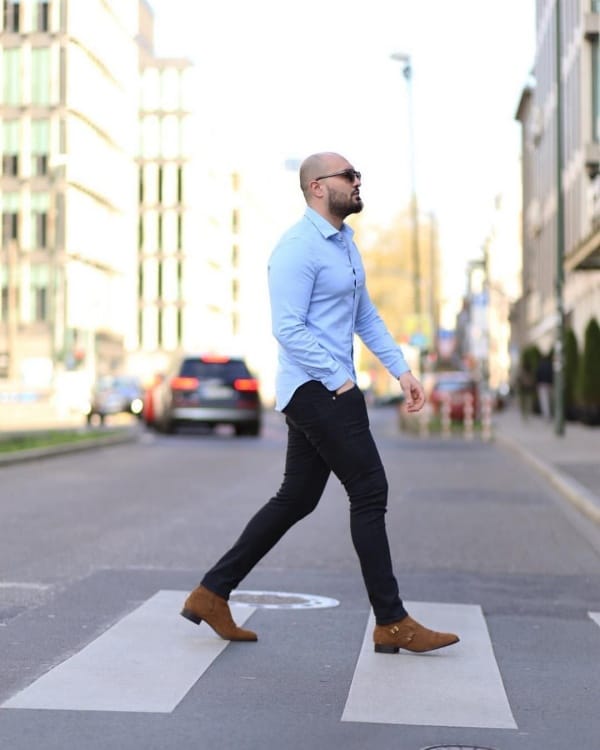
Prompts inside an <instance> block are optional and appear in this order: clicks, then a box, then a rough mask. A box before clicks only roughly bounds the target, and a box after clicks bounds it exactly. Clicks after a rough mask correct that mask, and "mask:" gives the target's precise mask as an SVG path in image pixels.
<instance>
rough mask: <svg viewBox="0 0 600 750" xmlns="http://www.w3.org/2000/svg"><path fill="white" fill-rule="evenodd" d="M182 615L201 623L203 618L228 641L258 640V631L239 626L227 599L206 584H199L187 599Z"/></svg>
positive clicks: (197, 623)
mask: <svg viewBox="0 0 600 750" xmlns="http://www.w3.org/2000/svg"><path fill="white" fill-rule="evenodd" d="M181 616H182V617H186V618H187V619H188V620H191V621H192V622H193V623H195V624H196V625H200V623H201V622H202V620H204V622H205V623H206V624H207V625H210V627H211V628H212V629H213V630H214V631H215V633H217V635H220V636H221V638H223V639H224V640H226V641H256V640H258V638H257V635H256V633H253V632H252V631H251V630H244V629H243V628H239V627H238V626H237V625H236V624H235V622H234V621H233V617H232V616H231V610H230V609H229V605H228V604H227V600H226V599H223V597H222V596H217V595H216V594H213V592H212V591H209V590H208V589H207V588H205V587H204V586H198V588H196V589H194V590H193V591H192V593H191V594H190V595H189V596H188V598H187V599H186V600H185V603H184V605H183V609H182V610H181Z"/></svg>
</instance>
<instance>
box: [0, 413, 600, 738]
mask: <svg viewBox="0 0 600 750" xmlns="http://www.w3.org/2000/svg"><path fill="white" fill-rule="evenodd" d="M372 423H373V429H374V432H375V435H376V438H377V440H378V444H379V447H380V450H381V453H382V456H383V459H384V463H385V464H386V469H387V474H388V479H389V483H390V488H391V495H390V506H389V512H388V516H387V523H388V530H389V534H390V540H391V545H392V550H393V555H394V560H395V568H396V575H397V578H398V580H399V583H400V588H401V591H402V593H403V597H404V598H405V599H406V600H407V601H408V602H410V603H411V604H410V608H412V611H413V612H415V613H418V614H419V616H422V617H423V619H424V620H425V618H428V619H427V623H426V624H430V625H434V626H436V627H441V628H444V627H448V629H450V626H452V627H456V629H457V630H458V631H459V634H460V635H461V637H462V639H461V643H460V644H458V645H457V646H455V647H452V648H451V649H447V650H445V651H442V652H438V653H436V654H432V655H428V656H414V655H409V654H407V653H404V654H400V655H397V656H387V655H374V654H373V653H372V649H371V647H370V644H369V638H370V633H371V625H370V623H369V606H368V601H367V599H366V595H365V593H364V590H363V587H362V582H361V579H360V572H359V569H358V564H357V561H356V558H355V555H354V552H353V548H352V545H351V542H350V536H349V529H348V513H347V502H346V499H345V497H344V494H343V491H342V489H341V487H340V486H339V485H338V483H337V481H336V480H335V479H334V478H333V479H332V480H330V483H329V485H328V487H327V490H326V493H325V495H324V497H323V499H322V501H321V504H320V505H319V507H318V509H317V510H316V511H315V513H313V514H312V516H310V517H309V518H308V519H306V520H305V521H303V522H302V523H301V524H299V525H298V526H297V527H295V528H294V529H292V530H291V531H290V532H289V534H288V535H287V536H286V537H285V539H284V540H282V542H281V543H280V545H279V546H278V547H276V548H275V549H274V550H273V551H272V552H271V553H270V554H269V555H268V556H267V557H266V558H265V559H264V560H263V561H262V562H261V563H260V564H259V565H258V566H257V568H256V569H255V570H254V571H253V572H252V573H251V575H250V576H249V577H248V579H247V580H246V581H244V582H243V589H244V590H245V591H249V592H251V593H249V594H247V595H245V596H243V595H239V597H238V599H237V600H236V604H235V611H236V617H237V618H238V619H240V620H242V619H245V620H246V625H247V626H248V627H251V628H252V629H254V630H256V631H257V632H258V633H259V641H258V642H257V643H254V644H227V643H225V642H223V641H220V640H219V639H217V638H215V637H214V636H213V635H212V633H210V632H206V631H204V630H203V627H205V626H202V627H201V628H194V626H192V625H191V624H190V623H188V622H187V621H185V620H183V618H180V617H178V614H177V612H178V608H179V606H180V603H181V602H182V601H183V598H184V597H185V595H186V593H187V591H188V590H189V589H191V588H192V587H193V586H195V585H196V583H197V581H198V579H199V578H200V576H201V573H202V572H203V570H204V569H205V568H206V567H207V566H209V565H210V564H211V563H212V562H213V561H214V560H215V559H216V558H217V557H218V556H219V555H220V554H221V553H222V552H223V551H224V550H225V549H226V547H227V546H228V545H229V544H230V543H231V542H232V541H233V540H234V539H235V538H236V536H237V535H238V533H239V532H240V530H241V528H242V526H243V524H244V523H245V521H246V520H247V519H248V518H249V517H250V515H251V514H252V513H253V512H254V510H255V509H256V508H257V507H258V506H259V505H260V504H261V503H262V502H264V501H265V500H266V499H267V498H268V497H269V496H270V495H271V494H272V493H273V492H274V491H275V490H276V489H277V487H278V485H279V482H280V478H281V470H282V466H283V453H284V445H285V433H284V425H283V423H282V421H281V419H280V418H279V417H278V416H277V415H270V416H269V418H268V419H267V426H266V430H265V434H264V436H263V437H262V438H261V439H258V440H256V439H253V438H243V439H236V438H233V437H232V436H231V435H229V434H228V433H227V432H226V431H223V432H219V433H217V434H213V435H210V434H201V433H197V432H195V433H194V432H191V433H187V434H179V435H175V436H160V435H154V434H152V433H142V435H141V438H140V440H139V441H138V442H137V443H132V444H125V445H120V446H115V447H110V448H103V449H99V450H97V451H90V452H84V453H79V454H73V455H66V456H61V457H55V458H52V459H47V460H40V461H38V462H35V463H28V464H22V465H15V466H8V467H3V468H2V469H0V706H1V708H0V748H2V750H4V748H7V750H8V749H10V750H34V748H35V749H36V750H37V749H38V748H43V750H71V749H75V748H77V750H79V748H84V747H85V748H86V749H88V748H89V749H91V750H96V749H98V750H112V749H113V748H114V750H121V749H123V750H125V749H127V750H129V749H130V748H131V750H138V749H139V748H142V747H143V748H148V749H154V748H156V750H171V748H173V749H174V748H181V747H193V748H195V749H198V750H204V748H207V749H208V748H210V749H211V750H212V749H213V748H215V747H220V748H224V749H225V750H229V748H232V749H233V748H238V747H243V748H247V749H248V750H254V748H256V749H257V750H258V748H261V749H263V748H268V749H270V748H286V749H287V748H291V749H293V750H296V748H297V749H298V750H300V748H302V750H305V748H306V747H311V748H313V750H330V748H332V747H334V746H335V745H337V744H340V745H341V744H343V746H344V749H345V750H364V748H367V747H371V746H380V747H384V746H385V747H390V748H391V747H394V748H399V749H400V750H412V749H413V748H414V749H415V750H420V749H421V748H425V747H429V746H437V745H449V746H458V745H461V744H462V745H471V746H481V747H486V748H493V749H494V750H565V748H569V749H570V748H573V749H574V748H577V749H578V750H599V748H600V712H599V711H598V696H599V695H600V669H599V668H598V665H599V664H600V538H599V536H600V535H599V533H598V530H597V528H596V527H594V526H593V525H592V524H591V522H587V521H585V520H584V519H583V518H581V517H580V516H578V515H577V514H576V513H574V512H573V511H572V510H571V509H570V508H569V507H568V506H567V504H566V503H565V501H563V500H562V499H561V498H560V497H559V496H558V495H555V494H553V492H552V490H550V489H549V487H548V485H547V484H546V483H545V482H544V481H543V480H542V479H541V478H540V477H538V476H537V475H536V474H535V472H534V471H533V470H532V469H531V468H529V467H528V466H527V465H525V464H524V463H521V462H520V461H519V459H518V458H516V457H515V456H514V455H513V454H512V453H510V452H508V451H507V450H505V449H503V448H502V447H501V446H497V445H494V444H492V445H488V444H481V443H478V442H474V443H465V442H462V441H460V440H449V441H442V440H435V439H429V440H426V441H420V440H419V439H411V438H406V437H403V436H402V435H400V434H399V433H398V431H397V428H396V420H395V415H394V412H393V410H389V409H381V410H376V411H373V412H372ZM252 592H253V593H252ZM256 592H263V593H260V594H259V593H256ZM264 592H270V593H264ZM284 594H285V596H284ZM301 594H304V595H306V597H302V596H300V595H301ZM318 597H323V599H319V598H318ZM264 604H271V605H275V606H274V607H273V606H272V607H271V608H269V607H265V606H263V605H264ZM315 604H322V605H323V606H322V607H317V606H313V605H315ZM248 605H253V606H248ZM291 605H294V606H291ZM329 605H335V606H329ZM459 628H460V629H459ZM363 639H364V647H363Z"/></svg>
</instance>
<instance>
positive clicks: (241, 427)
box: [234, 422, 260, 437]
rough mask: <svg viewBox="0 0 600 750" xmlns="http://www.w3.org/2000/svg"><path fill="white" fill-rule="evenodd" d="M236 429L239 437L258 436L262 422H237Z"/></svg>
mask: <svg viewBox="0 0 600 750" xmlns="http://www.w3.org/2000/svg"><path fill="white" fill-rule="evenodd" d="M234 429H235V434H236V436H237V437H241V436H242V435H249V436H250V437H258V436H259V435H260V422H250V424H236V425H235V428H234Z"/></svg>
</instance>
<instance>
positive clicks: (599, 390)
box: [578, 318, 600, 424]
mask: <svg viewBox="0 0 600 750" xmlns="http://www.w3.org/2000/svg"><path fill="white" fill-rule="evenodd" d="M578 397H579V400H580V403H581V409H582V414H581V421H582V422H585V423H586V424H600V326H599V325H598V321H597V320H596V318H592V319H591V320H590V321H589V323H588V324H587V326H586V329H585V337H584V346H583V356H582V359H581V367H580V368H579V378H578Z"/></svg>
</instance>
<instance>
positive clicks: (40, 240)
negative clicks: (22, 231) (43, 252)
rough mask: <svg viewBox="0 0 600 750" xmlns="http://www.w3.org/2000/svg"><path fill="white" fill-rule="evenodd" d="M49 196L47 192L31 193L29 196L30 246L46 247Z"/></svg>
mask: <svg viewBox="0 0 600 750" xmlns="http://www.w3.org/2000/svg"><path fill="white" fill-rule="evenodd" d="M49 209H50V196H49V195H48V193H33V194H32V196H31V231H32V233H33V235H32V237H31V246H32V247H33V248H44V247H48V213H49Z"/></svg>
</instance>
